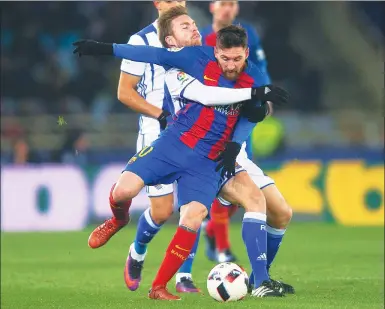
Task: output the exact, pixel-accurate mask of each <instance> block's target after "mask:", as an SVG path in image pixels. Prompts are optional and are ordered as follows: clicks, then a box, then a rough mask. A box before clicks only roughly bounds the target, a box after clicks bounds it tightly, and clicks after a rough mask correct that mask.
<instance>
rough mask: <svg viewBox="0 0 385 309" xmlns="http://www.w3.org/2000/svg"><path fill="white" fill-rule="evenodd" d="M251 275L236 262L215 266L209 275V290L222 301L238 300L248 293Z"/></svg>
mask: <svg viewBox="0 0 385 309" xmlns="http://www.w3.org/2000/svg"><path fill="white" fill-rule="evenodd" d="M248 284H249V277H248V276H247V274H246V272H245V271H244V269H243V268H241V267H240V266H238V265H237V264H234V263H221V264H218V265H217V266H215V267H214V268H213V269H212V270H211V271H210V273H209V275H208V277H207V290H208V292H209V294H210V296H211V297H212V298H214V299H215V300H217V301H220V302H229V301H237V300H241V299H243V298H244V297H245V296H246V294H247V287H248Z"/></svg>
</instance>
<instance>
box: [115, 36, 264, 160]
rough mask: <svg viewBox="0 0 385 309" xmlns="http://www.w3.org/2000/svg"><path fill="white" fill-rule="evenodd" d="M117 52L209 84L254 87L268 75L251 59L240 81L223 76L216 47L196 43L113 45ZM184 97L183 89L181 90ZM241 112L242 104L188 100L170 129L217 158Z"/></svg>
mask: <svg viewBox="0 0 385 309" xmlns="http://www.w3.org/2000/svg"><path fill="white" fill-rule="evenodd" d="M114 55H115V56H117V57H120V58H127V59H130V60H133V61H139V62H147V63H154V64H158V65H162V66H164V67H165V68H166V69H169V68H172V67H175V68H179V69H181V70H183V71H184V72H186V73H187V74H189V75H191V76H193V77H195V78H196V79H198V80H199V81H200V82H202V83H204V84H205V85H207V86H219V87H227V88H251V87H259V86H263V85H266V75H265V73H264V72H261V70H259V68H258V67H257V66H256V65H255V64H254V63H253V62H251V61H249V62H248V63H247V66H246V68H245V70H244V72H243V73H242V74H241V75H240V76H239V78H238V80H237V81H230V80H228V79H226V78H225V77H224V76H223V75H222V70H221V68H220V67H219V65H218V64H217V61H216V59H215V56H214V49H213V47H209V46H195V47H185V48H182V49H174V50H172V51H171V50H167V49H161V48H155V47H150V46H133V45H128V44H114ZM181 97H182V99H183V92H182V93H181ZM239 114H240V104H232V105H227V106H204V105H202V104H199V102H187V104H186V105H185V106H184V107H183V108H182V109H181V110H180V111H179V112H178V113H177V115H176V117H175V119H174V121H173V123H172V124H171V125H170V126H169V127H168V129H167V131H168V132H171V133H173V134H174V135H177V136H178V137H179V138H180V140H181V141H182V142H183V143H184V144H186V145H187V146H189V147H191V148H193V149H195V150H196V151H197V152H198V153H200V154H202V155H204V156H207V157H208V158H210V159H214V158H216V157H217V155H218V154H219V152H220V151H222V150H223V149H224V145H225V142H226V141H228V140H229V139H230V138H231V136H232V133H233V130H234V127H235V125H236V123H237V121H238V117H239Z"/></svg>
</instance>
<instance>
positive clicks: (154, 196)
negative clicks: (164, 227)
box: [146, 184, 174, 224]
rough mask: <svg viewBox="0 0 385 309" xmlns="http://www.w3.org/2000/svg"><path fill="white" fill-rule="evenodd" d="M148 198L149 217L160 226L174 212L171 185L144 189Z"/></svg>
mask: <svg viewBox="0 0 385 309" xmlns="http://www.w3.org/2000/svg"><path fill="white" fill-rule="evenodd" d="M146 191H147V195H148V197H149V198H150V205H151V211H150V212H151V217H152V219H153V220H154V221H155V223H156V224H161V223H163V222H165V221H167V219H168V218H169V217H170V216H171V215H172V213H173V211H174V193H173V191H174V188H173V184H169V185H156V186H147V187H146Z"/></svg>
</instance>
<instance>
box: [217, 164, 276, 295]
mask: <svg viewBox="0 0 385 309" xmlns="http://www.w3.org/2000/svg"><path fill="white" fill-rule="evenodd" d="M220 196H221V197H222V198H224V199H225V200H226V201H229V202H230V203H232V204H240V205H241V206H242V207H244V208H245V214H244V217H243V221H242V239H243V241H244V243H245V246H246V249H247V254H248V256H249V261H250V264H251V268H252V272H253V277H254V278H253V281H254V285H255V289H254V290H253V291H252V296H256V297H280V296H283V294H282V293H281V292H279V291H278V290H276V289H275V288H274V287H273V285H272V282H271V281H270V277H269V274H268V272H267V235H266V200H265V197H264V195H263V193H262V191H261V190H260V189H259V188H258V187H257V186H256V185H255V183H254V182H253V181H252V179H251V178H250V176H249V175H248V174H247V173H246V172H244V171H243V172H239V173H238V174H236V175H235V176H234V177H232V178H231V179H230V180H229V181H228V182H227V183H226V184H225V185H224V186H223V188H222V190H221V192H220ZM255 257H257V258H255Z"/></svg>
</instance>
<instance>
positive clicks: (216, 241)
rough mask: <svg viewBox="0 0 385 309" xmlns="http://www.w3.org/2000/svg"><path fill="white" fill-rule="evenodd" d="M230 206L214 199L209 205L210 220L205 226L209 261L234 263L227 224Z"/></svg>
mask: <svg viewBox="0 0 385 309" xmlns="http://www.w3.org/2000/svg"><path fill="white" fill-rule="evenodd" d="M232 207H233V206H232V205H230V204H228V203H225V201H223V200H221V199H220V198H219V199H216V200H215V201H214V202H213V204H212V205H211V209H210V220H209V221H208V222H207V224H206V230H205V238H206V256H207V258H208V259H209V260H211V261H217V262H219V263H223V262H235V261H236V257H235V256H234V255H233V254H232V252H231V250H230V238H229V224H230V210H231V209H232Z"/></svg>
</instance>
